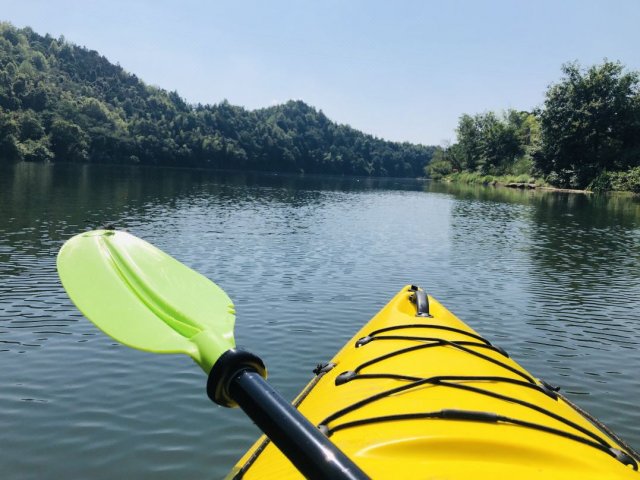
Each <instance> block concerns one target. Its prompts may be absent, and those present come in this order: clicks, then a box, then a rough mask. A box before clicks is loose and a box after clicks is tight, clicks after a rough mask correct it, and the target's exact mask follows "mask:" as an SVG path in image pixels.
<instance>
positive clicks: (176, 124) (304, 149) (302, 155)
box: [0, 23, 434, 176]
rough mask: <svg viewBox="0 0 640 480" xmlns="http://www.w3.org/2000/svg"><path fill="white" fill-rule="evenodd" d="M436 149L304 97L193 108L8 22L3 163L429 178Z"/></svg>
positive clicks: (0, 30) (2, 77) (0, 112)
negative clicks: (352, 121) (342, 117)
mask: <svg viewBox="0 0 640 480" xmlns="http://www.w3.org/2000/svg"><path fill="white" fill-rule="evenodd" d="M433 151H434V148H433V147H428V146H421V145H414V144H410V143H396V142H388V141H385V140H382V139H379V138H376V137H374V136H372V135H367V134H364V133H362V132H360V131H358V130H355V129H353V128H351V127H349V126H346V125H339V124H337V123H335V122H333V121H331V120H329V119H328V118H327V117H326V116H325V115H324V114H323V113H322V111H318V110H316V109H315V108H313V107H310V106H309V105H307V104H305V103H304V102H301V101H290V102H287V103H286V104H284V105H278V106H275V107H269V108H264V109H259V110H247V109H245V108H242V107H238V106H234V105H231V104H229V103H228V102H227V101H223V102H222V103H219V104H217V105H190V104H188V103H186V102H185V101H184V100H183V99H182V98H181V97H180V96H179V95H178V93H176V92H167V91H165V90H162V89H159V88H155V87H152V86H149V85H146V84H145V83H144V82H143V81H141V80H140V79H139V78H138V77H136V76H135V75H133V74H130V73H127V72H126V71H124V70H123V69H122V68H121V67H120V66H118V65H114V64H112V63H110V62H109V61H108V60H107V59H106V58H105V57H103V56H101V55H100V54H98V53H97V52H95V51H93V50H88V49H86V48H84V47H79V46H76V45H73V44H71V43H69V42H67V41H66V40H65V39H64V38H63V37H61V38H53V37H51V36H50V35H45V36H41V35H38V34H37V33H35V32H34V31H33V30H31V29H30V28H24V29H17V28H15V27H13V26H12V25H11V24H8V23H0V162H17V161H35V162H43V161H63V162H94V163H124V164H151V165H171V166H194V167H195V166H197V167H210V168H223V169H237V170H244V169H247V170H262V171H278V172H307V173H330V174H354V175H374V176H422V175H423V169H424V167H425V165H426V164H428V163H429V161H430V160H431V157H432V155H433Z"/></svg>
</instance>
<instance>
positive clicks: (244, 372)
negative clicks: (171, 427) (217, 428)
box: [207, 350, 369, 480]
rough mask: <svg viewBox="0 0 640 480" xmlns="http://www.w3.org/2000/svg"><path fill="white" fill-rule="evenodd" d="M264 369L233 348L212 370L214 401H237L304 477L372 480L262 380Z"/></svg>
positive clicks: (255, 361) (209, 389)
mask: <svg viewBox="0 0 640 480" xmlns="http://www.w3.org/2000/svg"><path fill="white" fill-rule="evenodd" d="M225 357H227V358H225ZM243 357H244V358H243ZM221 360H222V363H221V362H220V361H221ZM243 360H246V361H243ZM223 364H226V365H223ZM234 370H235V371H234ZM259 372H260V373H259ZM264 374H265V372H264V365H263V364H262V362H261V361H260V360H259V359H258V358H257V357H255V356H253V355H251V354H249V353H248V352H243V351H241V350H240V351H238V350H229V351H228V352H226V353H225V354H223V355H222V357H220V359H219V360H218V362H216V365H215V366H214V368H213V370H212V371H211V373H210V374H209V382H208V384H207V392H208V394H209V396H210V397H211V399H212V400H214V401H215V402H216V403H219V404H221V405H226V406H232V405H233V404H234V403H235V404H237V405H238V406H239V407H240V408H242V410H244V412H245V413H246V414H247V415H248V416H249V418H251V420H253V422H254V423H255V424H256V425H257V426H258V427H259V428H260V429H261V430H262V431H263V432H264V433H265V434H266V435H267V437H269V439H270V440H271V441H272V442H273V443H274V444H275V445H276V447H278V448H279V449H280V451H281V452H282V453H283V454H284V455H285V456H286V457H287V458H288V459H289V460H290V461H291V463H292V464H293V465H294V466H295V467H296V468H297V469H298V470H299V471H300V473H302V474H303V475H304V476H305V477H306V478H308V479H312V480H366V479H368V478H369V477H368V476H367V475H366V474H365V473H364V472H363V471H362V470H361V469H360V468H359V467H358V466H357V465H356V464H355V463H354V462H353V461H352V460H351V459H349V457H347V456H346V455H345V454H344V453H342V451H341V450H340V449H339V448H338V447H337V446H335V445H334V444H333V443H332V442H331V440H329V438H327V437H326V436H325V435H324V434H323V433H322V432H321V431H320V430H318V428H316V427H315V426H314V425H313V424H312V423H311V422H309V420H307V419H306V418H305V417H304V416H303V415H302V414H301V413H300V412H299V411H298V410H297V409H296V408H295V407H294V406H293V405H291V404H290V403H289V402H287V401H286V400H285V399H284V398H282V397H281V396H280V394H279V393H278V392H276V391H275V390H274V389H273V387H271V385H269V384H268V383H267V382H266V381H265V380H264V378H263V376H264ZM225 377H226V378H225ZM222 397H226V398H222Z"/></svg>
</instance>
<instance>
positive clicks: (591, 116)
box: [426, 60, 640, 192]
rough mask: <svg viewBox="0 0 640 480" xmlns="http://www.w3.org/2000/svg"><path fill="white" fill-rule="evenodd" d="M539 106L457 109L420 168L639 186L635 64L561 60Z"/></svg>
mask: <svg viewBox="0 0 640 480" xmlns="http://www.w3.org/2000/svg"><path fill="white" fill-rule="evenodd" d="M562 72H563V74H564V76H563V78H562V79H561V80H560V82H558V83H556V84H553V85H551V86H550V87H549V88H548V90H547V92H546V97H545V102H544V105H543V107H542V108H540V109H538V110H536V111H534V112H519V111H515V110H508V111H506V112H505V113H504V114H502V115H496V114H495V113H493V112H486V113H481V114H476V115H474V116H471V115H468V114H465V115H462V116H461V117H460V119H459V122H458V128H457V130H456V133H457V137H458V138H457V140H458V141H457V143H454V144H453V145H446V146H443V147H438V148H437V149H436V151H435V153H434V156H433V161H432V162H431V164H430V165H428V166H427V168H426V172H427V174H428V175H429V176H431V177H433V178H440V177H443V176H450V175H452V174H455V173H456V172H469V173H473V174H476V177H475V178H484V177H483V176H487V175H492V176H496V175H497V176H504V175H515V176H519V177H520V178H521V179H522V180H524V181H527V179H529V178H531V177H539V178H540V177H541V178H543V179H545V180H546V181H547V182H549V183H550V184H552V185H556V186H560V187H568V188H591V189H593V190H608V189H624V190H632V191H638V192H640V86H639V85H640V84H639V78H640V77H639V74H638V73H637V72H626V71H625V69H624V67H623V66H622V65H621V64H620V63H618V62H610V61H606V60H605V61H604V62H603V63H602V64H601V65H595V66H592V67H589V68H587V69H582V68H581V67H580V65H578V64H577V63H568V64H566V65H564V66H563V67H562Z"/></svg>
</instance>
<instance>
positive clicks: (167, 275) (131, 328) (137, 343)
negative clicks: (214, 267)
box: [57, 230, 235, 374]
mask: <svg viewBox="0 0 640 480" xmlns="http://www.w3.org/2000/svg"><path fill="white" fill-rule="evenodd" d="M57 263H58V274H59V275H60V279H61V280H62V285H63V286H64V288H65V290H66V291H67V293H68V294H69V297H70V298H71V300H73V303H75V304H76V306H77V307H78V308H79V309H80V311H81V312H82V313H83V314H84V315H85V316H86V317H87V318H88V319H89V320H91V321H92V322H93V323H94V324H95V325H96V326H97V327H98V328H99V329H100V330H102V331H103V332H104V333H106V334H107V335H109V336H110V337H112V338H114V339H115V340H117V341H118V342H120V343H123V344H125V345H127V346H129V347H133V348H137V349H139V350H145V351H148V352H154V353H184V354H187V355H189V356H190V357H191V358H193V359H194V360H195V361H196V362H197V363H198V364H199V365H200V366H201V367H202V369H203V370H204V371H205V373H207V374H208V373H209V371H210V370H211V367H212V366H213V364H214V363H215V362H216V360H217V359H218V358H219V357H220V355H222V354H223V353H224V352H226V351H227V350H229V349H230V348H233V347H234V346H235V341H234V338H233V325H234V322H235V310H234V307H233V303H232V302H231V299H230V298H229V297H228V296H227V294H226V293H225V292H224V291H223V290H222V289H221V288H220V287H218V286H217V285H216V284H215V283H213V282H212V281H210V280H209V279H207V278H205V277H204V276H202V275H200V274H199V273H198V272H196V271H194V270H191V269H190V268H188V267H186V266H184V265H183V264H182V263H180V262H178V261H177V260H175V259H174V258H172V257H170V256H169V255H167V254H166V253H164V252H162V251H161V250H159V249H157V248H156V247H154V246H153V245H151V244H149V243H147V242H145V241H144V240H141V239H139V238H137V237H135V236H133V235H130V234H128V233H125V232H120V231H113V230H95V231H92V232H86V233H81V234H80V235H76V236H75V237H73V238H71V239H70V240H68V241H67V242H66V243H65V244H64V245H63V246H62V248H61V249H60V253H59V254H58V262H57Z"/></svg>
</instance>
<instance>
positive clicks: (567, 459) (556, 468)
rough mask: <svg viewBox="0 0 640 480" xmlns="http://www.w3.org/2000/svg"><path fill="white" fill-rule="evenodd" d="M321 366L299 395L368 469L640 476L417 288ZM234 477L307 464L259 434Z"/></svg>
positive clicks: (590, 426)
mask: <svg viewBox="0 0 640 480" xmlns="http://www.w3.org/2000/svg"><path fill="white" fill-rule="evenodd" d="M315 373H316V374H317V375H316V377H315V378H314V379H313V380H312V381H311V383H310V384H309V385H308V386H307V387H306V388H305V389H304V390H303V392H302V393H301V394H300V396H299V397H298V398H297V399H296V400H295V402H294V404H296V405H297V407H298V409H299V410H300V411H301V412H302V413H303V414H304V415H305V416H306V417H307V418H308V419H309V420H310V421H311V422H312V423H313V424H315V425H318V426H319V428H320V429H321V430H322V431H323V432H325V434H326V435H328V436H329V437H330V438H331V440H332V441H333V442H334V443H335V444H336V445H337V446H338V447H339V448H340V449H341V450H342V451H343V452H345V453H346V454H347V455H349V456H350V457H351V458H352V459H353V460H354V461H355V462H356V463H357V464H358V465H359V466H360V467H361V468H362V469H363V470H364V471H366V472H367V473H368V474H369V475H371V477H372V478H403V479H405V478H446V479H468V478H474V479H482V478H492V479H495V478H518V479H529V478H531V479H533V478H536V479H538V478H541V477H542V476H546V477H547V478H576V479H577V478H580V479H596V478H597V479H604V478H606V479H614V478H620V479H622V478H636V479H638V478H640V477H639V476H638V472H637V468H638V464H637V461H638V457H637V454H635V452H633V450H632V449H631V448H629V447H628V446H626V445H625V444H624V443H623V442H622V441H621V440H619V439H618V438H617V437H615V435H613V434H612V433H611V432H610V431H609V430H608V429H606V428H605V427H604V426H602V425H601V424H599V423H598V422H597V421H595V419H593V418H592V417H590V416H588V415H587V414H585V412H583V411H582V410H580V409H578V408H577V407H575V406H574V405H573V404H572V403H570V402H569V401H568V400H567V399H566V398H564V397H563V396H562V395H561V394H560V393H558V391H557V390H558V389H557V388H555V387H552V386H551V385H549V384H547V383H546V382H544V381H541V380H539V379H536V378H534V377H533V376H532V375H531V374H530V373H529V372H527V371H526V370H524V369H523V368H522V367H521V366H520V365H518V364H517V363H516V362H515V361H514V360H512V359H511V358H510V357H509V355H508V354H507V353H506V352H505V351H504V350H503V349H501V348H500V347H498V346H496V345H493V344H492V343H491V342H489V341H488V340H486V339H484V338H483V337H481V336H480V335H478V333H476V332H475V331H473V330H472V329H471V328H469V327H468V326H467V325H465V324H464V323H463V322H462V321H460V320H459V319H457V318H456V317H455V316H454V315H452V314H451V313H450V312H449V311H448V310H447V309H446V308H444V307H443V306H442V305H441V304H440V303H438V302H437V301H436V300H435V299H433V298H432V297H430V296H427V295H426V294H425V293H424V291H423V290H422V289H419V288H417V287H413V286H407V287H405V288H403V289H402V290H401V291H400V292H399V293H398V294H397V295H396V296H395V297H394V298H393V299H392V300H391V301H390V302H389V304H387V305H386V306H385V307H384V308H383V309H382V310H381V311H380V312H379V313H378V314H377V315H376V316H375V317H374V318H373V319H372V320H371V321H370V322H369V323H368V324H367V325H365V326H364V328H362V329H361V330H360V331H359V332H358V333H357V334H356V335H355V336H354V337H353V338H352V339H351V340H350V341H349V342H347V344H346V345H345V347H344V348H343V349H342V350H341V351H340V352H339V353H338V354H337V355H336V356H335V357H334V358H333V359H332V360H331V362H329V363H327V364H326V365H324V366H320V367H319V368H318V369H317V370H316V371H315ZM227 478H228V479H236V480H237V479H241V478H242V479H246V480H250V479H254V478H255V479H276V478H277V479H289V478H300V474H299V473H298V472H297V471H296V470H295V469H294V468H293V467H292V466H291V465H290V463H289V462H288V461H287V460H286V459H285V458H284V457H283V456H282V454H281V453H280V452H279V451H278V450H277V449H276V448H274V447H273V445H271V443H270V442H269V441H268V440H266V439H264V438H263V439H260V440H258V442H257V443H256V444H255V445H254V446H253V447H252V448H251V449H250V450H249V451H248V452H247V454H246V455H245V456H244V457H243V458H242V459H241V460H240V461H239V462H238V463H237V465H236V466H235V467H234V469H233V470H232V472H231V473H230V474H229V476H228V477H227Z"/></svg>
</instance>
